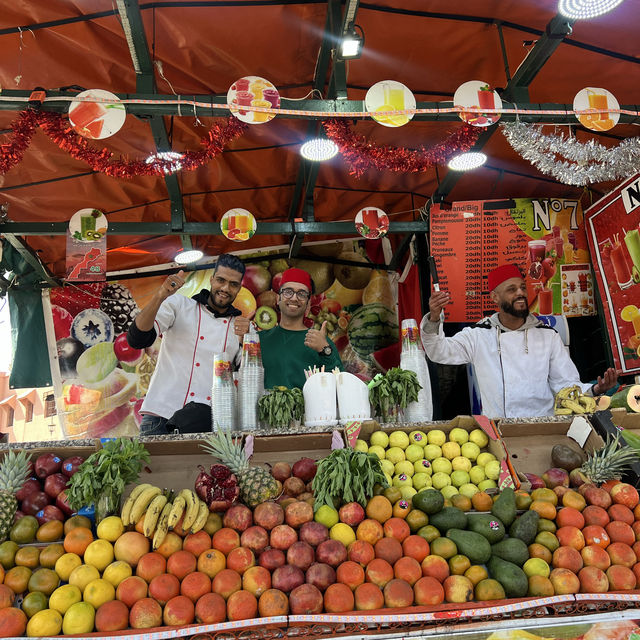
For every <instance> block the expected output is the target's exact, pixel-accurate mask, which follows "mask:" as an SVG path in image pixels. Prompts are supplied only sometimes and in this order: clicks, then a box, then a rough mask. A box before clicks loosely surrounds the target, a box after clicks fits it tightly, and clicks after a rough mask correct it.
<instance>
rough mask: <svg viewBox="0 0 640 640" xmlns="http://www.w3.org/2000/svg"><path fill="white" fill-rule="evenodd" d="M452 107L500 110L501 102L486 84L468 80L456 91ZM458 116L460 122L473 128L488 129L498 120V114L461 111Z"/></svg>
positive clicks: (480, 81)
mask: <svg viewBox="0 0 640 640" xmlns="http://www.w3.org/2000/svg"><path fill="white" fill-rule="evenodd" d="M453 105H454V106H455V107H470V108H473V109H502V100H501V99H500V96H499V95H498V94H497V93H496V92H495V91H494V90H493V89H492V88H491V87H490V86H489V85H488V84H487V83H486V82H482V80H469V82H465V83H464V84H461V85H460V86H459V87H458V88H457V89H456V92H455V93H454V94H453ZM458 115H459V116H460V119H461V120H462V121H464V122H466V123H467V124H472V125H474V126H475V127H488V126H489V125H492V124H494V123H495V122H498V120H500V114H499V113H489V112H487V113H483V112H479V111H475V112H471V111H461V112H460V113H459V114H458Z"/></svg>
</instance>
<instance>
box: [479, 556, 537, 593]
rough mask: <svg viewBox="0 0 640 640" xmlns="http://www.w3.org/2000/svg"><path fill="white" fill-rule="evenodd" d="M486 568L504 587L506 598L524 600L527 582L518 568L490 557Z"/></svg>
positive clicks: (524, 575) (510, 563)
mask: <svg viewBox="0 0 640 640" xmlns="http://www.w3.org/2000/svg"><path fill="white" fill-rule="evenodd" d="M487 566H488V568H489V573H490V574H491V575H492V576H493V577H494V578H495V579H496V580H497V581H498V582H499V583H500V584H501V585H502V586H503V587H504V592H505V594H506V595H507V597H509V598H524V596H526V595H527V591H528V589H529V580H528V579H527V575H526V574H525V572H524V571H523V570H522V569H521V568H520V567H518V566H516V565H515V564H513V563H512V562H507V561H506V560H503V559H502V558H499V557H498V556H491V559H490V560H489V563H488V565H487Z"/></svg>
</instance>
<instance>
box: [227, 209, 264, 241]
mask: <svg viewBox="0 0 640 640" xmlns="http://www.w3.org/2000/svg"><path fill="white" fill-rule="evenodd" d="M257 226H258V225H257V224H256V219H255V218H254V217H253V214H252V213H251V212H250V211H247V210H246V209H229V211H227V212H226V213H225V214H224V215H223V216H222V219H221V220H220V229H221V230H222V233H223V234H224V236H225V237H226V238H228V239H229V240H233V241H234V242H245V241H246V240H249V238H251V237H252V236H253V234H254V233H255V232H256V228H257Z"/></svg>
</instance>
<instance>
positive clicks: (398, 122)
mask: <svg viewBox="0 0 640 640" xmlns="http://www.w3.org/2000/svg"><path fill="white" fill-rule="evenodd" d="M364 104H365V108H366V110H367V111H368V112H369V113H370V114H371V117H372V118H373V119H374V120H375V121H376V122H377V123H379V124H381V125H383V126H385V127H401V126H402V125H404V124H407V122H409V121H410V120H411V118H413V113H390V112H397V111H405V110H411V109H415V108H416V99H415V97H414V95H413V93H411V91H410V90H409V89H408V88H407V87H405V85H403V84H402V83H401V82H396V81H395V80H383V81H382V82H376V84H374V85H373V86H372V87H371V88H370V89H369V90H368V91H367V95H366V96H365V99H364Z"/></svg>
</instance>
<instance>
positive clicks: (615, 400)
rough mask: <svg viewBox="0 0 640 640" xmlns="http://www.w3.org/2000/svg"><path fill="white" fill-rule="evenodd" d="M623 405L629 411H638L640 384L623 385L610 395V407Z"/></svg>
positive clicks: (639, 407)
mask: <svg viewBox="0 0 640 640" xmlns="http://www.w3.org/2000/svg"><path fill="white" fill-rule="evenodd" d="M618 407H623V408H624V409H626V410H627V411H629V412H630V413H640V384H633V385H631V386H628V387H623V388H622V389H620V391H618V392H616V393H614V394H613V395H612V396H611V404H610V405H609V408H610V409H617V408H618Z"/></svg>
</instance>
